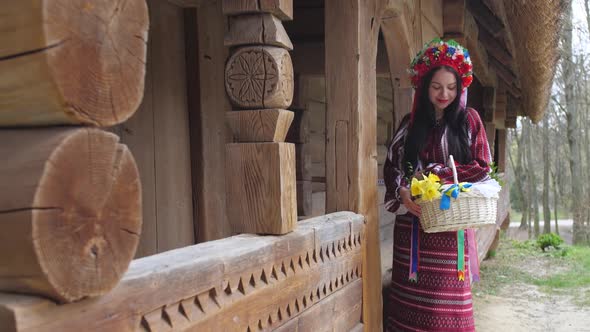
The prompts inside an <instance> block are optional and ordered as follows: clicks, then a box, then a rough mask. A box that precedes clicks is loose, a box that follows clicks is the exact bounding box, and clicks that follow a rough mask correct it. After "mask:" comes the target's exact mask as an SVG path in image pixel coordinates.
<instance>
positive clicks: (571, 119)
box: [561, 2, 588, 244]
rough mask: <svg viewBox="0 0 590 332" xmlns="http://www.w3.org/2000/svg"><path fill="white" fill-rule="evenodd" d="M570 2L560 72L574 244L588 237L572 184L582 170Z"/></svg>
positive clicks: (578, 192)
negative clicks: (567, 146) (564, 106)
mask: <svg viewBox="0 0 590 332" xmlns="http://www.w3.org/2000/svg"><path fill="white" fill-rule="evenodd" d="M572 30H573V27H572V4H571V2H568V5H567V10H566V16H565V20H564V29H563V34H564V36H563V48H564V49H563V56H562V61H561V65H562V72H563V81H564V85H565V88H564V92H565V104H566V109H567V113H566V119H567V138H568V144H569V148H570V157H569V165H570V171H571V178H572V213H573V242H574V244H586V243H588V237H587V234H586V232H585V227H584V224H583V223H584V220H583V216H582V208H583V204H582V197H583V196H582V195H583V192H582V187H581V186H580V185H573V184H574V183H575V182H576V179H581V178H582V177H581V176H582V172H581V167H580V158H581V154H580V142H579V137H580V131H579V128H578V123H577V122H578V121H577V120H578V115H577V112H578V111H577V105H576V100H575V95H574V83H575V77H574V68H573V65H572V64H573V60H574V59H573V56H572Z"/></svg>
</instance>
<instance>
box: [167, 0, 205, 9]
mask: <svg viewBox="0 0 590 332" xmlns="http://www.w3.org/2000/svg"><path fill="white" fill-rule="evenodd" d="M167 1H169V2H170V3H173V4H175V5H176V6H179V7H182V8H196V7H201V6H206V5H211V4H212V3H214V2H215V1H216V0H167Z"/></svg>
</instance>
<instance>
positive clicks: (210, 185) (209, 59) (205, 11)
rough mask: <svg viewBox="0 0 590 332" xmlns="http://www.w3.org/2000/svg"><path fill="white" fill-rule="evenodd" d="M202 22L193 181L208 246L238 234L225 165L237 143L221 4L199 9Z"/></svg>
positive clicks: (200, 231)
mask: <svg viewBox="0 0 590 332" xmlns="http://www.w3.org/2000/svg"><path fill="white" fill-rule="evenodd" d="M197 20H198V24H197V26H198V36H199V38H198V39H199V40H198V41H199V43H198V50H197V52H196V53H197V56H198V59H199V60H198V63H199V68H198V74H199V77H198V81H199V84H198V89H196V88H195V87H194V86H193V87H192V88H193V91H195V89H196V91H200V93H201V95H200V96H201V97H200V98H199V99H200V100H199V101H197V102H198V103H199V104H198V107H196V108H194V109H193V108H191V114H190V115H189V118H190V122H191V148H192V150H191V158H193V159H194V160H195V161H196V162H194V163H193V177H196V179H197V181H194V182H193V183H194V184H193V194H194V197H195V203H196V214H195V215H196V220H195V223H197V225H195V226H196V228H197V241H198V242H202V241H210V240H216V239H221V238H224V237H228V236H230V235H231V234H232V232H231V226H230V224H229V221H228V218H227V214H226V205H225V202H226V194H225V169H224V166H223V165H225V144H226V143H228V142H231V136H230V135H229V134H228V133H227V131H226V123H225V113H226V112H227V111H230V110H231V105H230V103H229V99H228V98H227V95H226V94H225V81H224V69H225V61H226V59H227V55H228V49H227V47H225V46H224V45H223V38H224V31H225V29H226V28H227V24H226V20H225V18H224V16H223V14H222V10H221V2H220V1H215V2H211V3H208V4H207V5H203V6H201V7H199V9H198V10H197ZM193 28H194V29H197V27H193ZM189 63H190V62H189ZM189 88H191V87H190V86H189ZM190 95H191V94H189V96H190ZM193 110H194V112H193ZM193 133H194V134H193ZM195 134H196V135H198V136H196V135H195Z"/></svg>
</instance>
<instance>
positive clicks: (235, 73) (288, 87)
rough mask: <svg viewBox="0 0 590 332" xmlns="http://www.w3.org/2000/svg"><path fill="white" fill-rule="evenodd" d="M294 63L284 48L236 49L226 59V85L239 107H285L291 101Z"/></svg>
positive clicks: (230, 95)
mask: <svg viewBox="0 0 590 332" xmlns="http://www.w3.org/2000/svg"><path fill="white" fill-rule="evenodd" d="M293 84H294V83H293V64H292V63H291V56H290V55H289V52H288V51H287V50H285V49H282V48H278V47H271V46H261V47H243V48H239V49H238V50H237V51H236V52H235V53H234V54H233V55H232V56H231V57H230V58H229V60H228V61H227V65H226V69H225V88H226V91H227V95H228V97H229V99H230V100H231V102H232V104H233V105H234V106H236V107H238V108H242V109H244V108H246V109H257V108H281V109H287V108H288V107H289V106H290V105H291V102H292V101H293Z"/></svg>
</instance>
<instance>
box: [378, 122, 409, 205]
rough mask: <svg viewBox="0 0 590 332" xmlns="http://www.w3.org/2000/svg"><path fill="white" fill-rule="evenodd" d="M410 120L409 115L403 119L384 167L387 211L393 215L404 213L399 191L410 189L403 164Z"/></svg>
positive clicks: (390, 146) (391, 144)
mask: <svg viewBox="0 0 590 332" xmlns="http://www.w3.org/2000/svg"><path fill="white" fill-rule="evenodd" d="M409 119H410V117H409V115H406V116H405V117H404V118H403V119H402V121H401V123H400V126H399V128H398V130H397V132H396V133H395V135H394V136H393V140H392V141H391V143H390V145H389V149H388V151H387V158H386V159H385V164H384V165H383V178H384V181H385V188H386V191H385V209H387V211H389V212H392V213H395V212H402V211H398V209H399V208H400V203H401V199H400V196H399V190H400V188H402V187H408V183H407V181H406V180H405V177H404V167H403V165H402V163H403V159H404V144H405V141H406V135H407V133H408V123H409Z"/></svg>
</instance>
